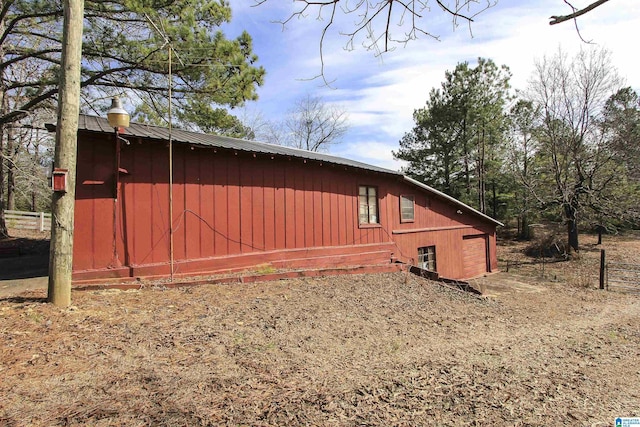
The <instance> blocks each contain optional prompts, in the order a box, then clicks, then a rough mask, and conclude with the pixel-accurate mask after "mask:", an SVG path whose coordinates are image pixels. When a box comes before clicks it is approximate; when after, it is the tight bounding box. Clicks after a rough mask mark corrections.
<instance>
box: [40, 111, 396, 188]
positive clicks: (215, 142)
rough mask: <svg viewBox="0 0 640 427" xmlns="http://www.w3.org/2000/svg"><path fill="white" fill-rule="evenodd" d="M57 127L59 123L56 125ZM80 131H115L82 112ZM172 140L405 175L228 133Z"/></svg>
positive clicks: (132, 131) (160, 131)
mask: <svg viewBox="0 0 640 427" xmlns="http://www.w3.org/2000/svg"><path fill="white" fill-rule="evenodd" d="M52 127H55V126H52ZM78 130H79V131H89V132H104V133H112V132H113V128H112V127H111V126H110V125H109V122H108V121H107V119H106V118H103V117H96V116H88V115H84V114H81V115H80V117H79V120H78ZM121 135H122V136H123V137H127V136H131V137H139V138H150V139H158V140H162V141H168V140H169V129H168V128H164V127H160V126H151V125H145V124H141V123H133V122H132V123H131V124H130V125H129V127H128V128H126V129H125V130H124V132H122V133H121ZM171 140H172V141H173V142H176V143H184V144H194V145H201V146H206V147H216V148H226V149H230V150H237V151H246V152H250V153H263V154H273V155H279V156H288V157H297V158H301V159H308V160H317V161H320V162H326V163H333V164H337V165H344V166H351V167H354V168H359V169H364V170H369V171H373V172H380V173H385V174H392V175H398V176H402V173H400V172H398V171H394V170H391V169H385V168H381V167H378V166H373V165H369V164H367V163H362V162H357V161H355V160H349V159H345V158H342V157H337V156H332V155H329V154H323V153H317V152H314V151H307V150H300V149H297V148H291V147H284V146H282V145H275V144H267V143H265V142H256V141H247V140H244V139H237V138H229V137H226V136H219V135H210V134H203V133H198V132H189V131H186V130H181V129H175V128H174V129H172V130H171Z"/></svg>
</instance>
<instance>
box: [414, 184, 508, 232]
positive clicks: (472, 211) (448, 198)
mask: <svg viewBox="0 0 640 427" xmlns="http://www.w3.org/2000/svg"><path fill="white" fill-rule="evenodd" d="M404 180H405V181H407V182H410V183H411V184H413V185H416V186H418V187H420V188H422V189H424V190H427V191H429V192H430V193H434V194H436V195H438V196H440V197H442V198H443V199H446V200H448V201H450V202H452V203H454V204H456V205H458V206H460V207H461V208H463V209H465V210H466V211H469V212H471V213H473V214H475V215H478V216H480V217H482V218H484V219H486V220H487V221H491V222H493V223H494V224H496V225H500V226H503V227H504V224H503V223H501V222H500V221H498V220H495V219H493V218H491V217H490V216H489V215H485V214H483V213H482V212H480V211H478V210H475V209H474V208H472V207H471V206H469V205H467V204H464V203H462V202H461V201H460V200H458V199H455V198H453V197H451V196H449V195H448V194H445V193H443V192H441V191H438V190H436V189H435V188H433V187H429V186H428V185H427V184H423V183H421V182H420V181H416V180H415V179H413V178H409V177H408V176H405V177H404Z"/></svg>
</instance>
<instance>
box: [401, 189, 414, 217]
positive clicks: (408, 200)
mask: <svg viewBox="0 0 640 427" xmlns="http://www.w3.org/2000/svg"><path fill="white" fill-rule="evenodd" d="M414 206H415V197H414V196H413V195H400V222H413V221H414V219H415V209H414Z"/></svg>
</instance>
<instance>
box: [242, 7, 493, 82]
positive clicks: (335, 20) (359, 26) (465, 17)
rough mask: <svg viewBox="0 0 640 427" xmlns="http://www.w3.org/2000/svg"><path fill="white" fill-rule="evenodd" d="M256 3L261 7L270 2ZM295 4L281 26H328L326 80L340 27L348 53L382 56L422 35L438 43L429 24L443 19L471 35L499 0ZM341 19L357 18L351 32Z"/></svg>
mask: <svg viewBox="0 0 640 427" xmlns="http://www.w3.org/2000/svg"><path fill="white" fill-rule="evenodd" d="M254 1H255V4H256V5H261V4H264V3H267V2H268V1H269V0H254ZM294 3H295V4H296V6H297V7H296V9H295V10H294V12H292V13H291V14H290V15H288V16H287V17H285V18H284V19H282V20H281V21H279V23H280V24H282V26H283V27H284V26H285V25H287V24H289V23H291V22H292V21H294V20H296V19H301V18H306V17H307V16H309V15H312V16H315V17H316V19H317V20H318V21H322V22H323V23H324V25H323V27H322V30H321V34H320V40H319V48H320V63H321V71H320V74H319V75H318V76H317V77H322V78H323V79H324V42H325V38H326V36H327V34H329V33H330V32H332V31H334V30H336V27H338V29H337V32H338V33H339V34H340V35H341V36H344V37H345V38H346V39H347V42H346V48H347V49H348V50H351V49H353V48H354V46H355V45H356V44H359V43H362V46H363V47H364V48H365V49H367V50H373V51H374V52H376V55H379V54H381V53H384V52H388V51H389V50H392V49H393V46H394V45H405V44H406V43H408V42H409V41H411V40H415V39H417V38H418V37H419V36H420V35H423V36H427V37H431V38H434V39H438V37H439V36H438V35H437V34H434V33H433V32H432V31H431V30H430V29H429V22H430V21H431V20H432V21H437V20H438V18H439V15H446V16H449V17H451V19H452V23H453V27H454V28H456V27H458V25H459V23H460V22H461V21H462V22H463V23H465V24H467V25H469V31H471V27H470V25H471V23H472V22H473V21H474V19H475V17H476V16H477V15H479V14H480V13H482V12H484V11H485V10H487V9H489V8H491V7H493V6H495V5H496V4H497V3H498V0H453V1H446V2H445V1H441V0H435V2H433V1H431V2H430V1H429V0H408V1H395V0H360V1H355V2H349V1H347V0H294ZM434 3H435V4H434ZM341 16H353V17H355V18H356V20H355V23H354V24H351V23H350V24H348V25H350V28H349V29H347V30H344V29H342V28H339V21H340V19H341ZM429 18H431V19H429ZM349 22H351V21H349ZM325 83H326V80H325Z"/></svg>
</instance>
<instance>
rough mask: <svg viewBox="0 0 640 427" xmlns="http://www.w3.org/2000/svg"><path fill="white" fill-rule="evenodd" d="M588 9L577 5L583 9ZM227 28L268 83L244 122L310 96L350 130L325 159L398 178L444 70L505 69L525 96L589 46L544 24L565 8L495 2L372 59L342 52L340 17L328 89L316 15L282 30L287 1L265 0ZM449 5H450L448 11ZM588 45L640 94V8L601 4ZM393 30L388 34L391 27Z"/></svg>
mask: <svg viewBox="0 0 640 427" xmlns="http://www.w3.org/2000/svg"><path fill="white" fill-rule="evenodd" d="M591 2H592V0H574V1H573V2H572V4H573V5H574V6H576V7H584V6H585V5H587V4H589V3H591ZM230 3H231V8H232V11H233V20H232V23H231V24H230V25H228V26H226V27H225V28H224V31H225V32H226V33H227V35H228V36H235V35H237V34H238V33H239V32H240V31H241V30H243V29H245V30H247V31H248V32H249V33H250V34H251V36H252V37H253V41H254V52H255V53H256V54H257V55H258V56H259V58H260V60H259V64H260V65H262V66H263V67H264V68H265V69H266V71H267V75H266V78H265V83H264V85H263V86H262V87H260V88H259V90H258V94H259V97H260V99H259V100H258V101H257V102H251V103H248V104H247V106H246V111H247V113H248V114H255V113H256V112H260V113H261V114H262V115H263V116H264V117H265V118H266V119H270V120H279V119H281V118H282V117H284V115H285V114H286V113H287V110H288V109H289V108H290V107H291V106H292V105H293V104H294V102H295V101H296V99H299V98H300V97H302V96H304V95H305V94H307V93H309V94H311V95H314V96H316V95H317V96H322V97H323V98H324V99H325V101H326V102H328V103H335V104H337V105H339V106H341V108H343V109H344V110H346V111H347V112H348V114H349V123H350V129H349V132H348V133H347V135H346V136H345V137H344V138H343V143H342V144H340V145H336V146H333V147H332V148H331V153H332V154H335V155H338V156H342V157H347V158H350V159H354V160H359V161H363V162H366V163H370V164H374V165H378V166H382V167H386V168H389V169H399V168H400V167H401V166H402V165H401V163H400V162H398V161H396V160H394V159H393V156H392V154H391V151H392V150H396V149H397V148H398V141H399V140H400V138H402V136H403V135H404V133H405V132H408V131H410V130H411V128H412V127H413V120H412V114H413V111H414V109H416V108H420V107H422V106H424V104H425V102H426V100H427V96H428V93H429V91H430V90H431V88H433V87H438V86H439V85H440V83H441V82H442V81H443V79H444V73H445V71H446V70H453V69H454V68H455V66H456V64H457V63H459V62H463V61H468V62H470V63H471V64H474V63H475V61H476V59H477V57H479V56H480V57H485V58H491V59H493V60H494V61H495V62H496V63H497V64H498V65H502V64H504V65H507V66H508V67H509V68H510V69H511V72H512V74H513V77H512V79H511V83H512V86H513V87H514V89H525V88H526V86H527V81H528V79H529V78H530V76H531V72H532V70H533V66H534V63H535V60H536V59H541V58H542V57H543V56H544V55H547V56H551V55H553V54H554V53H556V52H557V51H558V49H560V48H561V49H562V50H563V51H566V52H568V53H572V52H577V51H578V50H579V49H580V48H581V47H582V48H584V47H586V45H585V44H584V43H583V42H582V41H581V40H580V38H579V37H578V35H577V33H576V30H575V26H574V24H573V23H572V22H566V23H563V24H559V25H554V26H550V25H549V24H548V22H549V16H551V15H563V14H567V13H570V10H569V8H568V6H567V5H566V4H565V3H564V1H563V0H499V1H498V4H497V5H496V6H494V7H493V8H491V9H489V10H487V11H485V12H483V13H482V14H481V15H479V16H477V17H476V20H475V22H474V23H473V24H472V26H471V31H472V33H473V34H472V35H471V34H470V31H469V28H468V26H467V25H466V24H464V23H462V22H460V25H459V26H458V27H457V28H456V29H455V30H454V29H453V25H452V22H451V19H450V17H448V16H445V15H444V14H442V13H440V12H437V11H436V9H435V8H437V6H435V2H432V3H433V5H434V9H433V12H432V13H430V14H426V16H425V18H424V19H425V21H423V22H424V23H426V26H427V27H428V30H429V31H430V32H431V33H432V34H436V35H438V36H439V41H438V40H435V39H433V38H429V37H427V36H421V37H420V38H418V39H417V40H414V41H411V42H409V43H408V44H407V45H406V46H404V47H403V46H396V48H395V50H393V51H391V52H387V53H384V54H383V55H382V56H380V57H376V55H375V54H374V52H372V51H367V50H365V49H364V48H363V47H361V44H360V43H359V42H361V41H362V40H359V41H358V42H356V44H355V46H354V48H355V49H354V50H351V51H349V50H345V45H346V43H347V38H345V37H344V36H341V35H340V34H339V31H340V30H342V31H347V30H350V29H352V25H353V23H354V21H355V20H356V19H357V18H356V17H355V16H341V17H340V22H338V23H337V25H336V29H334V30H333V31H332V32H330V33H329V34H328V35H327V38H326V40H325V47H324V60H325V61H324V62H325V76H326V78H327V80H329V81H331V82H332V83H331V87H327V86H326V85H324V84H323V81H322V80H320V79H315V80H309V79H310V78H312V77H314V76H316V75H318V73H319V72H320V66H321V63H320V57H319V44H318V43H319V37H320V31H321V28H322V25H323V22H320V21H318V20H316V16H315V15H312V14H311V15H309V16H307V17H306V19H300V20H298V19H296V20H294V21H292V22H291V23H289V24H288V25H287V26H286V27H285V28H284V29H283V28H282V26H281V25H279V24H277V23H273V21H277V20H282V19H285V18H287V17H288V16H289V14H290V13H291V11H293V10H294V9H295V7H297V6H296V5H295V2H293V1H291V0H286V1H285V0H268V1H267V2H266V3H264V4H262V5H260V6H257V7H252V5H254V1H253V0H230ZM445 3H446V2H445ZM578 23H579V27H580V32H581V34H582V36H583V38H584V39H586V40H591V41H593V43H595V44H598V45H599V46H603V47H605V48H607V49H608V50H609V51H610V52H611V55H612V62H613V65H614V66H615V67H616V68H617V69H618V72H619V73H620V75H621V76H622V77H623V78H624V79H625V81H626V84H627V85H628V86H631V87H633V88H634V89H636V90H640V71H639V70H640V56H639V55H638V53H637V52H638V48H637V46H636V45H637V44H638V43H640V1H638V0H615V1H610V2H608V3H605V4H604V5H602V6H600V7H598V8H597V9H595V10H594V11H592V12H590V13H589V14H586V15H584V16H583V17H581V18H580V19H579V21H578ZM392 30H393V27H392Z"/></svg>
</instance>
